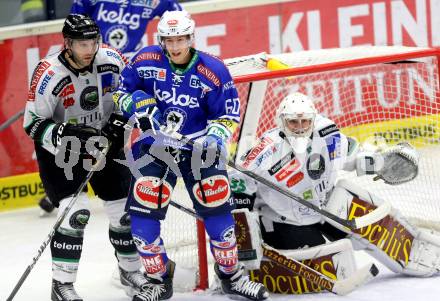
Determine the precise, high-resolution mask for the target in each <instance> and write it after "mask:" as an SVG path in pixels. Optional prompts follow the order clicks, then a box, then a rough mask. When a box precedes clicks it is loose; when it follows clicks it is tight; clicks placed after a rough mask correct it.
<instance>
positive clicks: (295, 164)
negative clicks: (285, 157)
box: [275, 159, 300, 182]
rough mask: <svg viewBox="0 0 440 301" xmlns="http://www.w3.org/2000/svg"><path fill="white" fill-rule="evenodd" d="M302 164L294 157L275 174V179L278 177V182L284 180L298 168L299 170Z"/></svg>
mask: <svg viewBox="0 0 440 301" xmlns="http://www.w3.org/2000/svg"><path fill="white" fill-rule="evenodd" d="M299 166H300V163H299V161H298V160H296V159H293V160H292V161H290V162H289V163H287V165H286V166H284V167H283V168H281V169H280V171H279V172H277V173H276V174H275V179H277V181H278V182H281V181H283V180H284V179H285V178H287V177H288V176H290V175H291V174H293V173H294V172H295V171H296V170H298V168H299Z"/></svg>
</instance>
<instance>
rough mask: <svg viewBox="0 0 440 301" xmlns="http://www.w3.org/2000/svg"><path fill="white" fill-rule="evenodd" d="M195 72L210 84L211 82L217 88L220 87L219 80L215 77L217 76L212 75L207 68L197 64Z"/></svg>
mask: <svg viewBox="0 0 440 301" xmlns="http://www.w3.org/2000/svg"><path fill="white" fill-rule="evenodd" d="M197 71H198V72H200V73H201V74H203V75H204V76H205V77H206V78H207V79H209V80H210V81H211V82H213V84H214V85H216V86H217V87H219V86H220V80H219V78H218V77H217V75H215V74H214V72H212V71H211V70H210V69H209V68H208V67H206V66H204V65H202V64H199V65H197Z"/></svg>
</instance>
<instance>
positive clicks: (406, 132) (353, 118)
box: [234, 47, 440, 227]
mask: <svg viewBox="0 0 440 301" xmlns="http://www.w3.org/2000/svg"><path fill="white" fill-rule="evenodd" d="M379 48H380V49H381V50H380V51H379V50H375V51H373V52H372V54H370V55H371V56H374V55H377V54H378V53H379V54H380V55H383V54H386V55H389V54H391V53H395V50H396V48H395V47H390V49H388V48H386V47H385V48H384V47H379ZM371 49H375V48H374V47H373V48H367V49H363V50H362V51H363V52H364V54H363V55H362V51H360V50H359V48H357V49H354V50H353V49H350V50H330V51H329V50H321V51H310V52H300V53H295V54H282V55H279V56H272V57H275V58H277V59H282V61H283V62H288V63H290V64H294V65H295V66H311V65H313V64H316V63H318V65H317V67H316V69H315V70H314V68H313V67H311V68H308V69H307V70H306V72H305V74H300V73H296V74H295V75H294V76H286V75H284V76H281V77H277V78H270V77H267V78H270V79H268V80H264V77H263V78H262V79H263V81H253V80H252V76H251V77H250V78H249V79H248V80H244V81H243V80H241V82H242V83H240V84H237V88H238V90H239V94H240V100H241V105H242V108H241V109H242V116H243V117H244V123H242V132H241V136H240V137H241V138H240V143H241V145H239V153H240V147H241V148H243V145H244V144H248V143H249V141H250V142H252V141H253V140H255V138H257V137H259V136H261V134H263V133H264V132H265V131H267V130H269V129H271V128H273V127H274V126H275V124H274V117H275V111H276V108H277V107H278V105H279V103H280V101H281V100H282V99H283V98H284V97H285V96H286V95H287V94H289V93H291V92H295V91H299V92H302V93H305V94H307V95H309V96H311V97H312V98H313V99H314V100H315V105H316V108H317V110H318V111H319V112H320V113H321V114H323V115H325V116H326V117H328V118H330V119H332V120H334V121H335V122H336V124H337V125H338V126H339V127H340V128H341V129H342V132H344V133H345V134H346V135H349V136H353V137H356V138H357V139H358V140H359V141H360V142H361V143H363V142H365V141H367V140H368V141H373V142H377V141H378V140H381V141H385V142H386V143H387V144H396V143H398V142H402V141H408V142H410V143H411V144H412V145H414V146H415V147H416V148H417V149H418V151H419V152H420V155H421V159H420V174H419V175H418V177H417V178H416V179H415V180H414V181H412V182H410V183H406V184H403V185H399V186H389V185H386V184H383V182H381V181H377V182H374V181H372V179H371V177H366V176H365V177H355V176H354V174H351V173H346V174H343V175H341V176H342V177H349V178H350V180H352V181H353V182H355V183H357V184H360V185H362V187H365V188H367V189H368V190H369V191H371V192H372V193H375V194H377V195H379V196H381V197H382V198H384V199H385V200H388V201H390V202H391V203H392V205H393V206H395V207H396V208H398V209H400V210H401V211H402V213H403V214H404V215H405V216H407V217H409V218H413V219H416V220H418V223H420V222H422V223H424V224H425V225H429V226H430V227H439V225H440V196H439V195H440V172H439V171H438V170H440V161H439V160H436V159H437V158H436V157H437V155H438V154H440V92H439V69H438V61H437V57H436V56H429V57H422V58H420V56H417V57H418V58H417V59H411V58H402V56H398V57H397V56H396V58H397V59H398V61H396V62H392V63H374V64H370V65H365V66H350V63H348V64H347V62H345V61H344V60H345V58H350V59H353V58H356V59H358V60H360V59H361V58H362V57H364V56H368V55H367V54H365V53H368V51H369V50H371ZM399 49H401V48H399ZM338 51H339V52H338ZM353 51H354V52H353ZM351 52H353V53H357V54H356V55H355V56H354V57H353V56H347V55H348V53H351ZM358 52H360V54H359V53H358ZM412 52H414V48H411V49H410V51H408V53H412ZM410 55H411V54H410ZM329 57H330V59H329ZM386 61H387V62H389V61H390V59H389V58H387V60H386ZM332 62H339V63H332ZM322 63H323V64H324V65H319V64H322ZM248 64H249V63H248ZM323 66H324V67H325V68H323ZM234 68H235V69H236V70H240V68H239V67H238V66H236V65H235V66H234ZM245 68H247V67H245ZM250 68H251V69H252V70H251V71H250V72H249V73H255V72H261V70H262V68H261V67H255V65H251V67H250ZM258 70H260V71H258ZM240 73H241V74H245V73H246V72H243V69H241V70H240ZM291 74H292V73H291ZM258 79H260V80H261V78H258ZM256 89H259V91H260V92H259V93H253V92H254V91H255V90H256ZM253 90H254V91H253ZM261 91H262V92H261ZM248 98H249V99H248ZM246 115H249V116H246ZM249 117H250V118H249ZM249 136H252V139H247V138H249ZM237 137H238V135H236V137H235V140H237ZM244 140H247V142H244V143H243V142H242V141H244ZM248 147H249V145H248Z"/></svg>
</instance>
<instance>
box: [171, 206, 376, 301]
mask: <svg viewBox="0 0 440 301" xmlns="http://www.w3.org/2000/svg"><path fill="white" fill-rule="evenodd" d="M170 204H171V205H172V206H174V207H176V208H177V209H179V210H182V211H183V212H185V213H187V214H189V215H191V216H193V217H195V218H196V219H199V220H201V221H203V218H202V217H201V216H199V215H198V214H197V213H196V212H195V211H193V210H191V209H189V208H187V207H185V206H183V205H180V204H178V203H176V202H174V201H172V200H171V201H170ZM261 247H262V248H263V256H265V257H266V258H268V259H270V260H272V261H273V262H276V263H277V264H278V265H280V266H281V267H282V268H284V269H286V270H288V271H290V272H293V273H294V274H295V275H298V276H300V277H303V278H305V279H307V281H309V282H311V283H313V284H316V285H318V286H319V287H321V288H323V289H325V290H327V291H329V292H331V293H334V294H337V295H340V296H345V295H347V294H349V293H350V292H352V291H353V290H355V289H356V288H357V287H359V286H361V285H363V284H365V283H367V282H368V281H370V280H371V279H373V278H374V277H375V276H376V275H377V274H378V273H379V270H378V269H377V267H376V266H375V265H374V264H369V265H366V266H364V267H363V268H361V269H359V270H357V271H356V272H355V274H354V275H352V276H351V277H350V278H347V279H342V280H335V279H332V278H330V277H328V276H326V275H324V274H322V273H320V272H319V271H317V270H315V269H313V268H311V267H309V266H308V265H306V264H304V263H302V262H301V261H298V260H296V259H293V258H291V257H286V256H285V255H283V254H281V252H280V251H278V250H277V249H274V248H272V247H270V246H269V245H267V244H265V243H264V242H263V243H262V244H261Z"/></svg>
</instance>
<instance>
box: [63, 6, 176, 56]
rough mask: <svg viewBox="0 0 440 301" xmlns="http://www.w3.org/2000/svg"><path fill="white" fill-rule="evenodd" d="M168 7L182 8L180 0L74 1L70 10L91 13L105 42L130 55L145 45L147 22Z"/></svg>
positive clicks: (169, 8) (170, 8) (172, 8)
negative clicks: (143, 40)
mask: <svg viewBox="0 0 440 301" xmlns="http://www.w3.org/2000/svg"><path fill="white" fill-rule="evenodd" d="M167 10H168V11H173V10H182V7H181V6H180V4H179V3H178V2H177V0H113V1H111V0H75V1H74V3H73V5H72V8H71V13H78V14H86V15H89V16H90V17H91V18H92V19H94V20H95V22H96V23H97V24H98V26H99V28H100V30H101V33H102V38H103V42H104V43H105V44H107V45H110V46H112V47H114V48H116V49H118V50H119V51H121V52H122V53H124V55H126V56H129V53H131V52H134V51H138V50H139V49H140V48H141V47H142V42H141V39H142V36H143V35H144V33H145V30H146V28H147V25H148V23H149V22H150V21H151V20H152V19H153V18H154V17H156V16H158V17H160V16H161V15H162V14H163V13H164V12H165V11H167Z"/></svg>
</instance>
